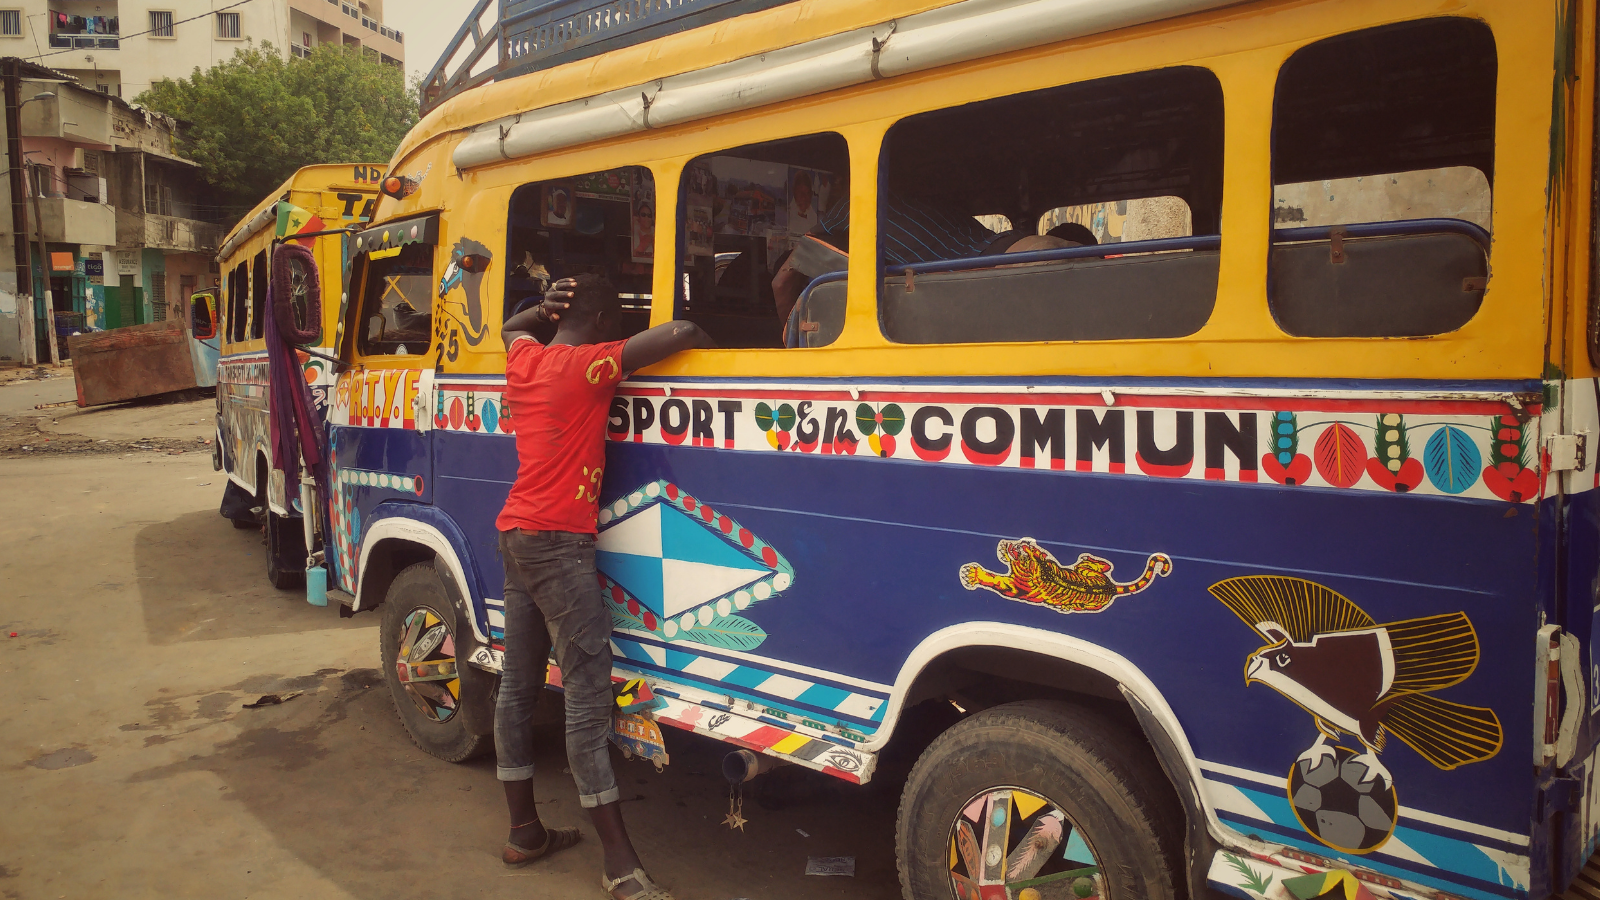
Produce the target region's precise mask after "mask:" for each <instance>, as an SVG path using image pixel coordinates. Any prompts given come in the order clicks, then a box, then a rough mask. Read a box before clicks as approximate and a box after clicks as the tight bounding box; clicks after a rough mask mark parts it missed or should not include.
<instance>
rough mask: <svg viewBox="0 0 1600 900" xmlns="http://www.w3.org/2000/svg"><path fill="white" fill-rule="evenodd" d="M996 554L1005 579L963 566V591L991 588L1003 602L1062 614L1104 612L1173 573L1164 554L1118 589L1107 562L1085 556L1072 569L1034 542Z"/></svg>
mask: <svg viewBox="0 0 1600 900" xmlns="http://www.w3.org/2000/svg"><path fill="white" fill-rule="evenodd" d="M995 555H996V556H998V557H999V558H1000V561H1001V562H1003V563H1005V564H1006V568H1007V570H1008V571H1006V573H1005V574H1000V573H998V572H990V571H988V570H986V569H984V568H983V567H982V566H980V565H978V564H977V563H967V564H966V565H964V566H962V567H961V586H962V587H964V588H966V589H967V590H969V591H971V590H976V589H978V588H987V589H988V590H991V591H994V592H995V593H996V594H999V595H1000V596H1002V597H1006V598H1009V599H1011V600H1020V601H1022V602H1023V603H1039V604H1043V605H1045V606H1048V607H1050V608H1051V609H1053V610H1055V611H1056V612H1058V613H1090V612H1100V611H1101V610H1103V609H1105V608H1106V607H1108V606H1110V605H1111V601H1113V600H1115V599H1117V598H1118V597H1121V596H1124V595H1127V594H1137V593H1139V592H1140V591H1142V590H1144V589H1145V588H1147V587H1149V586H1150V583H1151V582H1152V581H1154V580H1155V577H1156V576H1157V575H1161V576H1165V575H1168V574H1170V573H1171V572H1172V560H1171V559H1170V558H1169V557H1168V556H1167V555H1166V554H1164V553H1152V554H1151V555H1150V559H1149V561H1148V562H1146V563H1145V567H1144V574H1143V575H1140V576H1139V578H1138V579H1137V580H1135V581H1131V582H1129V583H1127V584H1118V583H1117V582H1115V581H1112V580H1111V562H1110V561H1109V560H1104V559H1101V558H1100V557H1098V556H1092V555H1090V554H1088V553H1084V554H1080V555H1079V556H1078V561H1077V563H1075V564H1074V565H1072V566H1071V567H1070V568H1068V567H1065V566H1062V565H1061V563H1059V562H1057V561H1056V558H1055V557H1054V556H1052V555H1051V554H1050V551H1048V550H1046V549H1044V548H1043V547H1040V546H1039V544H1038V542H1036V541H1035V540H1034V539H1033V538H1022V539H1020V540H1015V541H1001V542H1000V545H999V546H998V547H996V548H995Z"/></svg>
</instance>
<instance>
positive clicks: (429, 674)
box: [378, 561, 490, 762]
mask: <svg viewBox="0 0 1600 900" xmlns="http://www.w3.org/2000/svg"><path fill="white" fill-rule="evenodd" d="M382 612H383V622H382V624H381V625H380V627H379V628H378V642H379V651H380V652H381V653H382V656H383V670H384V673H385V674H384V680H385V681H387V682H388V683H389V693H390V697H391V698H392V699H393V700H394V711H395V715H397V716H399V717H400V722H401V723H402V724H404V725H405V726H406V731H407V732H409V733H410V735H411V741H412V743H414V744H416V745H417V746H418V747H420V748H421V749H422V750H423V751H425V752H426V753H428V754H429V755H430V756H437V757H438V758H440V759H442V760H444V761H445V762H465V761H466V760H469V759H471V758H473V757H474V756H477V755H478V754H479V753H482V752H483V751H485V750H487V749H488V748H489V746H490V742H489V740H488V739H487V736H485V735H479V734H473V733H472V732H471V730H469V728H468V727H467V722H466V717H465V716H464V715H463V714H462V711H461V708H460V706H461V703H460V698H461V675H460V672H459V671H458V669H457V666H458V664H459V663H458V661H457V659H456V652H457V649H458V647H459V645H458V644H457V642H456V638H457V635H456V634H455V624H456V616H455V612H454V609H453V607H452V606H451V603H450V598H449V596H448V595H447V594H446V593H445V589H444V585H443V584H441V583H440V581H439V575H438V573H437V572H436V571H435V570H434V568H433V563H432V562H431V561H430V562H419V563H415V564H413V565H410V566H407V567H406V568H405V569H403V570H402V571H401V572H400V574H399V575H397V576H395V579H394V581H393V582H392V583H391V584H390V585H389V593H388V594H387V595H386V596H385V597H384V601H383V610H382ZM402 670H404V674H402Z"/></svg>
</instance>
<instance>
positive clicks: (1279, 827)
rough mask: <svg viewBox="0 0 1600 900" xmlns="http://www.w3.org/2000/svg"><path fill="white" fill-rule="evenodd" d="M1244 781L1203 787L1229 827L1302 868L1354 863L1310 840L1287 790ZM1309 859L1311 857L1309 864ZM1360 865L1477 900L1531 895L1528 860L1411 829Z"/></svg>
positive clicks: (1399, 831) (1400, 830)
mask: <svg viewBox="0 0 1600 900" xmlns="http://www.w3.org/2000/svg"><path fill="white" fill-rule="evenodd" d="M1242 781H1243V780H1242V779H1226V780H1225V779H1222V778H1218V777H1217V773H1215V772H1208V773H1207V776H1206V779H1205V781H1204V782H1203V790H1204V791H1205V794H1206V797H1207V799H1209V800H1210V801H1211V803H1212V805H1213V806H1214V807H1215V808H1216V810H1217V815H1218V816H1219V817H1220V818H1221V819H1222V820H1223V821H1224V822H1227V823H1228V824H1231V825H1233V826H1234V827H1235V828H1236V829H1238V830H1239V831H1241V832H1245V833H1254V834H1258V835H1261V836H1263V837H1265V838H1266V839H1267V840H1268V841H1271V842H1274V843H1282V844H1285V845H1287V847H1288V848H1291V849H1289V850H1287V851H1286V852H1287V853H1289V854H1291V857H1290V858H1291V859H1293V860H1296V861H1299V862H1313V864H1320V865H1323V866H1325V867H1337V866H1343V865H1348V864H1349V863H1350V862H1354V861H1355V860H1350V859H1348V858H1341V856H1342V855H1341V854H1339V853H1338V851H1335V850H1332V849H1331V848H1328V847H1324V846H1321V845H1319V844H1317V843H1316V842H1314V841H1311V840H1308V839H1307V835H1306V833H1305V830H1304V829H1303V828H1302V827H1301V825H1300V823H1299V821H1298V820H1297V819H1295V817H1294V813H1293V811H1292V810H1291V809H1290V806H1289V801H1288V798H1287V797H1286V796H1285V795H1284V793H1283V790H1282V788H1279V789H1278V790H1276V791H1269V790H1267V789H1264V787H1258V786H1256V785H1253V784H1248V783H1241V782H1242ZM1281 783H1282V781H1281V779H1280V780H1279V784H1281ZM1495 843H1498V842H1495ZM1307 853H1310V854H1312V856H1311V857H1309V858H1307ZM1315 861H1320V862H1315ZM1359 865H1361V866H1364V867H1367V868H1369V869H1371V870H1372V871H1373V872H1375V873H1377V874H1379V875H1383V876H1389V877H1393V878H1398V879H1402V880H1407V881H1415V882H1417V883H1420V884H1424V885H1427V886H1429V887H1432V888H1435V889H1439V888H1442V889H1444V890H1446V891H1449V892H1451V893H1453V894H1456V895H1458V896H1462V897H1468V898H1474V900H1494V898H1499V897H1516V896H1518V894H1519V893H1525V892H1526V891H1527V884H1528V857H1527V856H1526V855H1525V854H1522V853H1518V852H1516V851H1513V850H1509V849H1503V848H1501V847H1496V846H1484V845H1483V844H1481V843H1477V842H1473V841H1467V840H1462V839H1460V838H1456V837H1451V836H1447V835H1443V834H1438V833H1436V832H1434V831H1433V830H1431V829H1430V830H1429V831H1423V830H1420V829H1418V828H1415V827H1410V826H1409V825H1401V826H1399V827H1397V828H1396V829H1395V830H1394V835H1393V836H1392V837H1391V838H1390V839H1389V840H1388V842H1387V843H1385V844H1384V845H1383V846H1382V847H1380V848H1379V849H1378V850H1376V851H1374V852H1373V853H1371V854H1368V855H1366V856H1364V857H1360V858H1359ZM1391 893H1393V892H1391ZM1395 896H1399V895H1398V894H1395Z"/></svg>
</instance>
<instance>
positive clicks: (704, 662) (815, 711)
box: [611, 632, 888, 741]
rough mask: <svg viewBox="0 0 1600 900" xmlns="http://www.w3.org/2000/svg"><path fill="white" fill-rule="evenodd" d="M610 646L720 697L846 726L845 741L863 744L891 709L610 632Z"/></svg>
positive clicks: (863, 697)
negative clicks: (701, 683)
mask: <svg viewBox="0 0 1600 900" xmlns="http://www.w3.org/2000/svg"><path fill="white" fill-rule="evenodd" d="M611 644H612V648H613V649H614V650H615V651H616V653H617V655H618V656H619V657H622V658H625V659H627V660H628V661H629V662H632V663H636V664H643V665H645V666H648V667H650V668H651V669H654V670H657V671H661V672H664V673H675V672H681V673H683V674H685V675H691V676H695V677H696V678H699V679H703V680H704V681H707V682H712V684H711V685H709V686H710V687H712V688H714V689H715V690H716V691H718V692H720V693H727V694H731V695H733V696H735V697H743V698H744V699H747V700H751V701H754V702H758V703H764V704H766V705H768V706H769V707H773V708H776V709H777V710H779V711H781V712H783V713H788V714H793V715H797V716H800V717H802V718H816V719H822V720H825V721H830V722H832V723H833V724H836V725H839V726H842V727H843V728H844V729H845V731H846V734H845V737H847V738H851V739H853V740H858V741H860V740H865V739H866V734H869V733H871V732H874V731H876V730H877V729H878V727H879V726H880V725H882V723H883V714H884V712H885V711H886V709H887V708H888V698H887V697H882V696H872V695H868V694H861V693H857V692H856V691H851V690H846V689H843V688H838V687H834V686H832V685H827V684H820V683H817V682H815V681H808V680H806V679H803V678H796V677H794V676H793V675H787V674H780V673H777V672H769V671H767V670H765V669H759V668H756V667H754V666H750V665H745V664H743V663H736V662H732V661H729V660H725V659H718V658H716V657H713V656H702V655H699V654H695V653H685V652H683V651H682V650H677V649H674V648H672V647H663V646H661V645H659V644H654V643H645V642H643V641H637V640H629V639H627V638H624V637H622V636H621V635H620V634H618V633H615V632H613V633H612V638H611ZM829 713H831V715H829ZM785 718H787V716H785ZM847 720H848V721H847ZM850 732H855V734H854V735H852V734H851V733H850ZM863 732H864V733H863Z"/></svg>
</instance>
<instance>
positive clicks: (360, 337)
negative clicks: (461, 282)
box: [338, 212, 499, 368]
mask: <svg viewBox="0 0 1600 900" xmlns="http://www.w3.org/2000/svg"><path fill="white" fill-rule="evenodd" d="M439 219H440V216H439V213H437V212H434V213H423V214H422V215H419V216H411V217H407V218H405V219H396V220H391V221H386V222H383V223H380V224H377V225H369V226H368V228H367V229H365V230H364V231H361V232H358V233H357V234H356V236H355V239H354V240H351V241H350V243H349V251H348V252H349V259H350V284H349V286H348V287H349V297H350V300H349V302H348V303H347V304H346V305H345V310H344V320H343V321H342V322H341V323H340V325H339V326H338V327H339V331H340V334H341V335H342V338H341V340H342V341H343V342H347V343H346V344H345V349H344V351H343V353H342V355H343V356H344V357H345V358H348V359H350V360H352V361H353V362H354V363H355V364H357V365H364V366H369V367H374V368H415V367H416V365H417V364H418V363H421V362H426V361H427V359H428V358H429V357H430V356H432V355H433V354H434V353H435V352H436V351H437V350H441V349H443V344H442V342H441V332H440V328H439V324H438V322H437V321H435V320H434V309H435V307H436V306H437V305H438V303H439V297H438V296H437V288H438V279H439V277H440V275H441V272H442V269H441V267H440V260H439V254H440V253H441V252H443V251H444V248H443V247H441V246H440V241H439V236H440V232H441V228H440V222H439ZM412 223H416V224H418V225H419V226H420V228H419V231H418V235H419V237H418V239H417V240H415V241H404V242H403V243H400V244H391V243H390V242H388V241H386V240H384V239H383V235H384V234H385V232H386V231H387V232H395V233H398V232H400V231H402V230H406V229H402V228H400V227H399V226H404V225H410V224H412ZM411 244H423V245H424V246H427V247H429V248H430V249H431V254H430V261H429V275H428V282H429V285H428V289H429V303H428V317H429V321H428V340H427V341H426V342H425V343H423V344H421V345H420V346H421V348H422V350H421V352H419V353H405V354H400V353H371V352H368V351H367V349H366V346H365V344H366V331H365V328H364V321H365V318H366V299H367V298H366V294H367V284H368V282H370V281H371V279H372V275H373V267H372V259H371V258H370V253H371V252H372V251H373V250H383V249H396V248H401V249H403V248H404V247H407V246H410V245H411ZM489 321H493V322H494V327H493V330H494V332H495V333H496V334H498V330H499V323H498V321H495V320H494V319H493V318H492V317H491V318H490V319H489ZM487 340H488V336H487V335H486V336H485V341H487ZM495 343H496V346H497V347H498V341H496V342H495ZM438 360H439V361H440V362H442V361H443V360H444V357H443V356H440V357H439V358H438Z"/></svg>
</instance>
